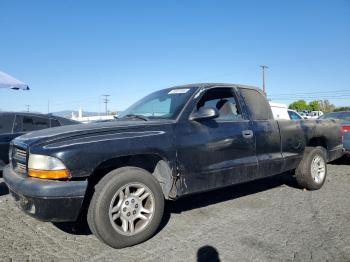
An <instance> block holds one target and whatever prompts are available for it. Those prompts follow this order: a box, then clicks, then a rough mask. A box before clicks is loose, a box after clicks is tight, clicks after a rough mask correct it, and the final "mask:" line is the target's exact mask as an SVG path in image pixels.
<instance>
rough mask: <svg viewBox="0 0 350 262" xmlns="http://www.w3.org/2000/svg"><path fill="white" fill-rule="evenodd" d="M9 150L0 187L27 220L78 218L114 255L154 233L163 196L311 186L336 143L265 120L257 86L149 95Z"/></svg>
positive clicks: (331, 130)
mask: <svg viewBox="0 0 350 262" xmlns="http://www.w3.org/2000/svg"><path fill="white" fill-rule="evenodd" d="M10 150H11V151H10V158H11V163H10V164H9V165H8V166H7V167H6V168H5V170H4V180H5V182H6V184H7V185H8V187H9V190H10V193H11V194H12V195H13V197H14V199H15V200H16V201H17V202H18V204H19V206H20V207H21V208H22V209H23V210H24V211H25V212H26V213H28V214H29V215H31V216H33V217H36V218H38V219H40V220H43V221H54V222H59V221H76V220H77V219H78V218H79V217H81V214H84V213H85V214H86V216H85V217H86V218H87V222H88V224H89V227H90V229H91V231H92V232H93V233H94V234H95V236H96V237H98V238H99V239H100V240H102V241H103V242H105V243H107V244H108V245H110V246H112V247H114V248H121V247H126V246H131V245H134V244H137V243H140V242H142V241H145V240H146V239H148V238H149V237H151V236H152V235H153V234H154V233H155V231H156V230H157V228H158V226H159V224H160V222H161V219H162V215H163V208H164V203H165V199H171V200H176V199H177V198H179V197H182V196H185V195H188V194H192V193H198V192H203V191H208V190H212V189H218V188H222V187H225V186H229V185H233V184H238V183H242V182H246V181H251V180H255V179H259V178H263V177H267V176H272V175H276V174H279V173H282V172H286V171H294V170H295V177H296V180H297V182H298V183H299V185H300V186H301V187H302V188H306V189H309V190H315V189H319V188H321V187H322V185H323V183H324V182H325V178H326V174H327V164H326V163H327V162H328V161H331V160H334V159H336V158H338V157H340V156H341V155H342V153H343V146H342V133H341V128H340V125H339V123H337V122H336V120H331V119H330V120H300V121H289V120H274V119H273V116H272V113H271V108H270V106H269V103H268V102H267V100H266V97H265V96H264V95H263V93H262V92H261V91H260V90H259V89H257V88H252V87H248V86H242V85H232V84H194V85H187V86H178V87H173V88H169V89H164V90H160V91H157V92H154V93H152V94H150V95H148V96H146V97H145V98H143V99H141V100H140V101H138V102H136V103H135V104H134V105H132V106H131V107H130V108H128V109H127V110H126V111H125V112H123V113H122V114H121V115H120V116H119V119H117V120H116V121H114V122H109V123H98V124H88V125H77V126H65V127H57V128H52V129H47V130H41V131H36V132H32V133H29V134H26V135H23V136H20V137H18V138H16V139H15V140H14V141H13V142H12V145H11V149H10ZM84 210H85V212H84Z"/></svg>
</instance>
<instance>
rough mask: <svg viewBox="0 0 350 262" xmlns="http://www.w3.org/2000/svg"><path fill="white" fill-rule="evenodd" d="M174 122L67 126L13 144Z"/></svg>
mask: <svg viewBox="0 0 350 262" xmlns="http://www.w3.org/2000/svg"><path fill="white" fill-rule="evenodd" d="M172 122H173V121H171V120H169V121H167V120H165V121H164V120H162V121H159V120H150V121H142V120H141V121H138V120H130V121H124V120H119V121H113V122H103V123H91V124H78V125H67V126H61V127H54V128H48V129H42V130H38V131H34V132H30V133H27V134H25V135H22V136H19V137H17V138H16V139H15V140H14V141H13V143H14V144H17V145H21V146H22V147H28V146H30V145H33V144H38V143H47V142H53V141H57V140H61V139H71V138H74V137H77V136H83V135H92V134H101V133H108V132H118V131H125V130H135V129H145V128H147V126H157V125H164V124H169V123H172Z"/></svg>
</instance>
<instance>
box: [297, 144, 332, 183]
mask: <svg viewBox="0 0 350 262" xmlns="http://www.w3.org/2000/svg"><path fill="white" fill-rule="evenodd" d="M326 175H327V161H326V156H325V149H324V148H323V147H307V148H305V152H304V156H303V159H302V161H301V162H300V163H299V166H298V167H297V169H296V171H295V177H296V180H297V182H298V184H299V186H300V187H302V188H306V189H308V190H317V189H320V188H321V187H322V186H323V184H324V182H325V181H326Z"/></svg>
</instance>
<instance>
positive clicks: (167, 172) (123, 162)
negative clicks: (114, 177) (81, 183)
mask: <svg viewBox="0 0 350 262" xmlns="http://www.w3.org/2000/svg"><path fill="white" fill-rule="evenodd" d="M126 166H133V167H139V168H142V169H145V170H147V171H148V172H150V173H151V174H152V176H154V177H155V178H156V179H157V181H158V182H159V184H160V186H161V188H162V191H163V195H164V197H165V199H169V198H170V197H169V196H170V191H171V190H172V186H173V184H174V183H173V182H174V178H175V176H176V175H175V173H174V167H173V166H172V164H171V162H170V161H169V160H168V159H167V158H166V157H164V156H162V155H160V154H156V153H150V154H135V155H124V156H118V157H114V158H110V159H107V160H105V161H103V162H101V163H100V164H99V165H98V166H97V167H96V168H95V169H94V171H93V172H92V174H91V175H90V176H89V178H88V188H89V189H90V190H93V187H94V186H95V185H96V184H97V183H98V182H99V181H100V180H101V179H102V178H103V177H104V176H105V175H106V174H108V173H109V172H110V171H112V170H114V169H117V168H121V167H126Z"/></svg>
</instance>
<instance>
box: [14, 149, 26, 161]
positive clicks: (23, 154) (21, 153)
mask: <svg viewBox="0 0 350 262" xmlns="http://www.w3.org/2000/svg"><path fill="white" fill-rule="evenodd" d="M15 155H16V156H19V157H21V158H24V159H27V151H25V150H23V149H19V148H18V147H17V148H16V149H15Z"/></svg>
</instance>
